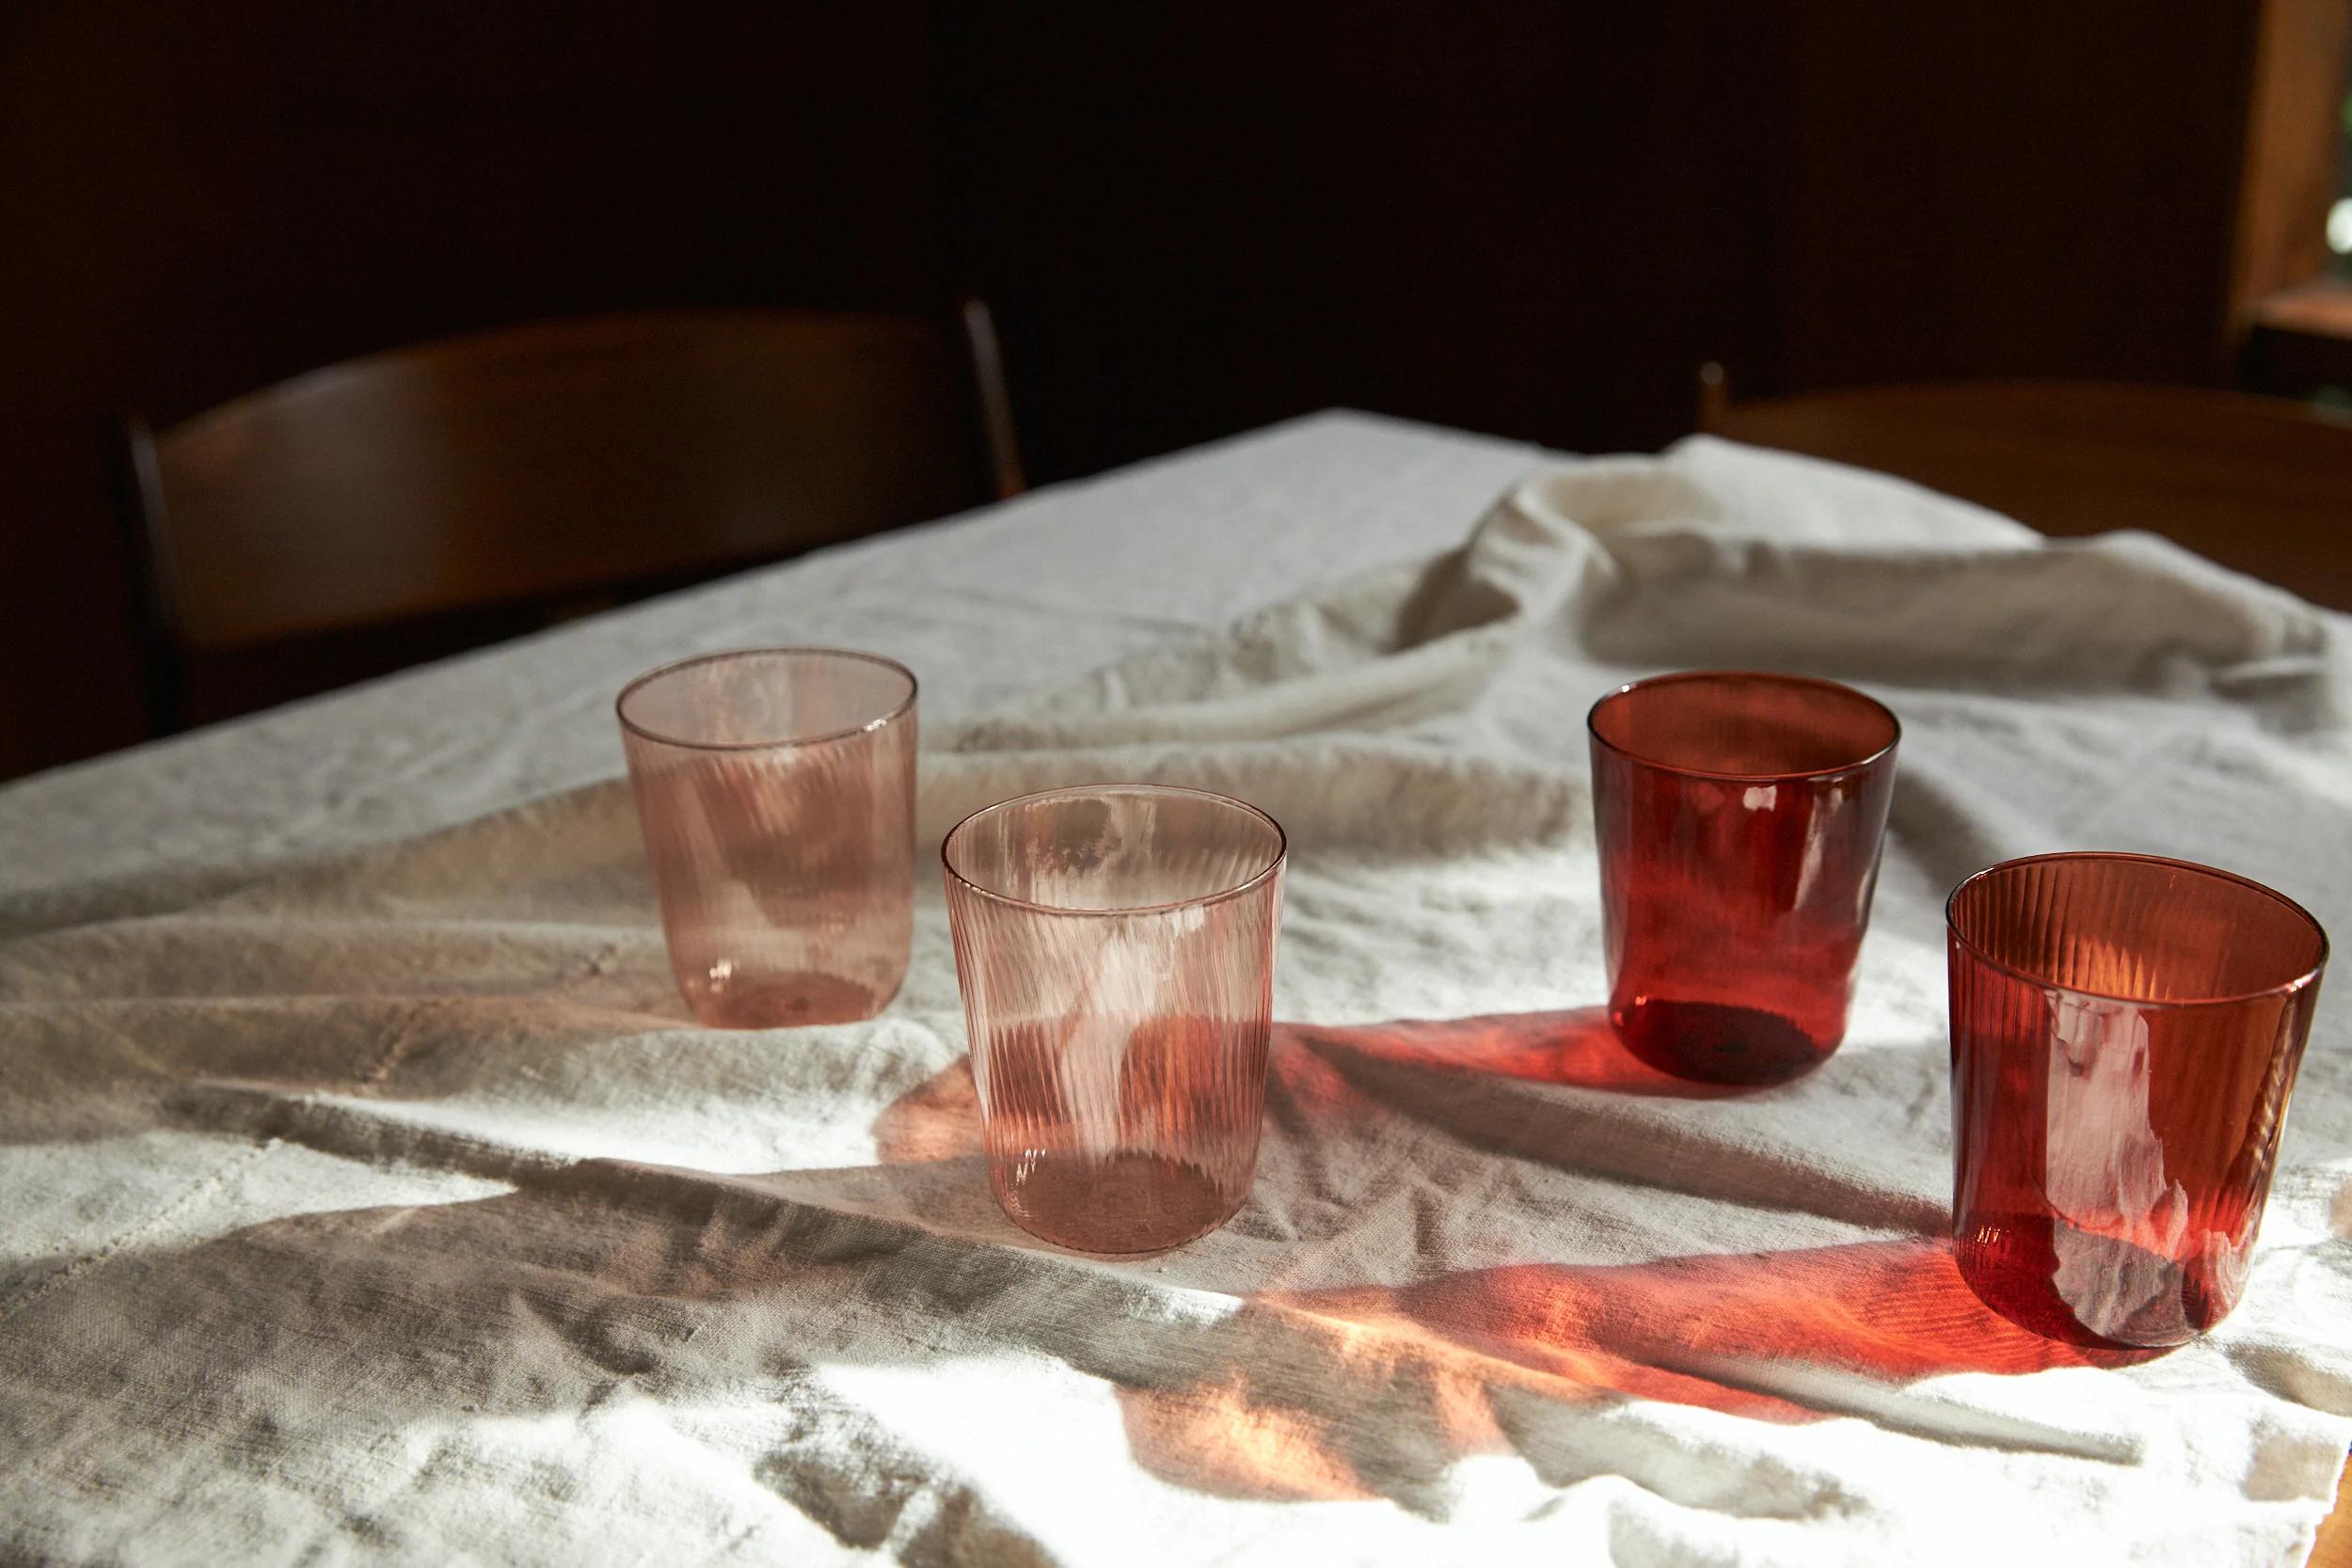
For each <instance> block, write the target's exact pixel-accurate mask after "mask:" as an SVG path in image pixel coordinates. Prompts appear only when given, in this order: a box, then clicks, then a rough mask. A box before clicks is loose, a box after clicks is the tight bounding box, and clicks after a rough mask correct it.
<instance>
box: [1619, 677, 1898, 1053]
mask: <svg viewBox="0 0 2352 1568" xmlns="http://www.w3.org/2000/svg"><path fill="white" fill-rule="evenodd" d="M1587 728H1588V729H1589V730H1590V731H1591V735H1592V753H1593V818H1594V823H1595V827H1596V829H1597V833H1598V836H1599V845H1600V896H1601V921H1602V930H1603V937H1604V941H1605V944H1606V948H1607V952H1608V960H1609V1018H1610V1022H1612V1023H1613V1024H1614V1025H1615V1026H1616V1031H1617V1035H1618V1037H1619V1038H1621V1039H1623V1040H1624V1041H1625V1044H1626V1046H1627V1048H1628V1049H1629V1050H1630V1051H1631V1052H1632V1053H1634V1054H1635V1055H1636V1056H1639V1057H1640V1058H1641V1059H1642V1060H1644V1061H1645V1062H1647V1063H1649V1064H1650V1065H1651V1066H1652V1067H1655V1068H1658V1069H1661V1070H1663V1071H1666V1072H1670V1073H1673V1074H1675V1075H1676V1076H1677V1077H1680V1078H1688V1079H1695V1080H1697V1081H1700V1082H1702V1083H1714V1084H1772V1083H1779V1082H1781V1081H1783V1080H1786V1079H1788V1078H1792V1077H1795V1076H1796V1075H1797V1074H1799V1073H1802V1072H1804V1071H1806V1070H1808V1069H1811V1068H1813V1067H1815V1066H1817V1065H1819V1064H1820V1062H1821V1061H1822V1060H1824V1059H1825V1058H1827V1057H1828V1055H1829V1054H1830V1053H1831V1052H1833V1051H1835V1050H1836V1049H1837V1044H1838V1041H1840V1040H1841V1039H1843V1038H1844V1037H1845V1034H1846V1006H1847V1004H1848V1002H1849V1001H1850V1000H1851V995H1852V990H1853V970H1854V958H1855V955H1856V953H1857V952H1858V951H1859V949H1860V947H1861V945H1862V933H1863V928H1864V927H1866V926H1867V924H1868V922H1869V918H1870V895H1871V892H1872V890H1873V889H1874V888H1875V887H1876V885H1877V882H1878V863H1879V843H1880V839H1881V837H1882V836H1883V833H1884V832H1885V827H1886V806H1887V801H1888V799H1889V797H1890V796H1891V795H1892V793H1893V791H1894V786H1895V745H1896V741H1897V740H1898V739H1899V737H1900V736H1901V733H1902V732H1901V726H1900V725H1899V724H1898V723H1897V722H1896V721H1895V716H1894V715H1893V714H1892V713H1890V712H1888V711H1887V710H1886V708H1885V707H1884V706H1883V705H1880V704H1879V703H1876V702H1874V701H1872V700H1871V699H1870V698H1868V697H1866V696H1864V695H1863V694H1862V693H1861V692H1859V691H1854V690H1851V689H1849V688H1846V687H1843V686H1838V685H1836V684H1835V683H1834V682H1830V681H1822V680H1810V679H1806V678H1804V677H1803V676H1798V675H1776V674H1762V673H1749V672H1737V671H1732V672H1714V671H1703V672H1694V673H1687V674H1676V675H1661V676H1658V677H1657V678H1655V679H1652V680H1645V681H1636V682H1634V683H1633V684H1631V685H1629V686H1624V687H1620V688H1619V689H1616V690H1615V691H1613V692H1611V693H1610V694H1609V695H1608V696H1606V697H1603V698H1602V699H1601V700H1600V701H1599V702H1598V703H1597V704H1595V705H1594V706H1593V711H1592V714H1591V717H1590V718H1589V720H1588V721H1587Z"/></svg>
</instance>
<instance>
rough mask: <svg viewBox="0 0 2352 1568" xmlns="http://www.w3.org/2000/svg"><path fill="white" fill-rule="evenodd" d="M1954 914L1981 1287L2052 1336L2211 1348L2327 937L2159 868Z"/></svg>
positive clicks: (2235, 1280)
mask: <svg viewBox="0 0 2352 1568" xmlns="http://www.w3.org/2000/svg"><path fill="white" fill-rule="evenodd" d="M1947 916H1948V918H1947V924H1948V927H1949V946H1950V953H1951V1024H1952V1125H1953V1135H1954V1149H1955V1158H1954V1167H1953V1195H1952V1245H1953V1252H1954V1255H1955V1256H1956V1258H1957V1259H1958V1261H1959V1264H1960V1272H1961V1275H1962V1276H1963V1278H1965V1279H1966V1280H1967V1281H1968V1284H1969V1286H1970V1288H1971V1289H1973V1290H1974V1291H1976V1292H1977V1294H1978V1295H1979V1297H1981V1298H1982V1299H1983V1301H1984V1303H1985V1305H1987V1306H1988V1307H1992V1308H1993V1309H1994V1311H1996V1312H1999V1313H2001V1314H2002V1315H2003V1316H2005V1317H2007V1318H2010V1319H2011V1320H2012V1321H2014V1322H2016V1323H2022V1324H2023V1325H2025V1326H2026V1327H2027V1328H2030V1329H2033V1330H2035V1331H2036V1332H2038V1333H2041V1334H2042V1335H2045V1336H2047V1337H2049V1338H2057V1339H2065V1340H2069V1341H2073V1342H2076V1343H2093V1344H2096V1343H2106V1344H2123V1345H2173V1344H2179V1343H2181V1342H2182V1341H2184V1340H2186V1339H2189V1338H2194V1337H2195V1336H2197V1335H2199V1334H2201V1333H2202V1332H2204V1331H2205V1330H2206V1329H2208V1328H2210V1327H2212V1326H2213V1325H2214V1324H2215V1323H2218V1322H2219V1321H2220V1320H2221V1319H2222V1317H2223V1316H2225V1315H2226V1314H2227V1313H2228V1312H2229V1310H2230V1309H2231V1307H2233V1306H2235V1305H2236V1303H2237V1299H2238V1295H2239V1292H2240V1291H2242V1290H2243V1289H2244V1287H2245V1284H2246V1268H2247V1262H2248V1259H2249V1257H2250V1255H2251V1254H2252V1252H2253V1247H2254V1237H2255V1232H2256V1230H2257V1229H2258V1227H2260V1225H2261V1223H2262V1212H2263V1204H2264V1201H2265V1198H2266V1197H2267V1196H2268V1194H2269V1191H2270V1173H2271V1167H2272V1165H2273V1164H2274V1162H2275V1161H2276V1160H2277V1158H2278V1152H2279V1132H2280V1126H2281V1125H2282V1123H2283V1121H2284V1118H2285V1115H2286V1108H2287V1097H2288V1094H2289V1092H2290V1091H2291V1090H2292V1088H2293V1087H2294V1085H2295V1073H2296V1066H2297V1065H2298V1064H2299V1063H2300V1061H2301V1060H2302V1055H2303V1042H2304V1039H2305V1037H2306V1036H2307V1035H2308V1034H2309V1033H2310V1030H2311V1022H2312V1006H2313V1005H2314V1003H2315V1002H2316V1000H2317V998H2318V995H2319V979H2320V973H2321V971H2322V969H2323V968H2324V967H2325V966H2326V963H2327V958H2328V939H2327V935H2326V933H2325V932H2323V931H2322V930H2321V929H2320V927H2319V924H2318V922H2316V921H2314V920H2313V919H2312V917H2311V915H2310V914H2308V913H2306V912H2305V911H2303V910H2302V909H2301V908H2300V907H2299V906H2298V905H2296V904H2295V903H2293V902H2291V901H2290V900H2288V899H2287V898H2285V897H2283V896H2281V895H2279V894H2276V893H2273V892H2271V891H2270V890H2269V889H2268V888H2265V887H2263V886H2262V885H2260V884H2259V883H2255V882H2249V881H2248V880H2246V879H2243V878H2240V877H2235V876H2233V875H2231V874H2230V873H2228V872H2226V871H2216V870H2214V869H2212V868H2211V867H2208V866H2201V865H2192V864H2189V863H2186V862H2183V861H2170V860H2160V859H2156V858H2154V857H2152V856H2145V855H2109V854H2067V855H2042V856H2037V857H2034V858H2032V859H2029V860H2020V861H2010V862H2008V863H2004V864H2001V865H1996V866H1994V867H1993V868H1991V869H1990V870H1987V871H1980V872H1979V873H1978V874H1977V875H1976V876H1974V877H1972V878H1970V879H1968V880H1967V881H1965V882H1963V883H1962V884H1961V885H1960V887H1959V888H1958V889H1957V890H1956V891H1955V892H1954V893H1953V894H1952V897H1951V902H1950V905H1949V908H1948V911H1947Z"/></svg>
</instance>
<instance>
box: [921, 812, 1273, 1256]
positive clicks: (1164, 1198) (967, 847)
mask: <svg viewBox="0 0 2352 1568" xmlns="http://www.w3.org/2000/svg"><path fill="white" fill-rule="evenodd" d="M1283 853H1284V850H1283V841H1282V830H1281V829H1280V828H1279V827H1278V826H1276V824H1275V822H1274V819H1273V818H1272V817H1270V816H1266V815H1265V814H1264V813H1263V812H1262V811H1259V810H1258V809H1257V808H1256V807H1254V806H1249V805H1245V804H1243V803H1242V802H1241V801H1239V800H1228V799H1227V798H1226V797H1224V796H1222V795H1210V794H1204V793H1202V792H1200V791H1199V790H1191V789H1175V788H1168V787H1163V786H1160V785H1153V784H1103V785H1096V786H1089V787H1087V788H1081V789H1062V790H1054V791H1050V792H1048V793H1046V794H1042V795H1029V796H1024V797H1022V798H1021V799H1019V800H1007V801H1004V802H1002V803H1001V804H998V805H993V806H990V807H989V808H988V809H986V810H985V811H981V812H978V813H977V814H975V815H974V816H969V817H967V818H965V819H964V821H963V822H962V823H961V825H960V826H958V827H957V829H956V830H955V832H951V833H949V834H948V835H947V841H946V844H945V845H944V846H943V847H942V848H941V851H940V856H941V859H942V861H943V862H944V863H945V864H946V880H947V922H948V927H949V929H950V930H951V931H952V932H953V934H954V937H955V947H956V976H957V979H958V981H959V982H960V983H961V986H962V990H963V1011H964V1019H965V1022H966V1023H967V1024H968V1026H969V1028H970V1033H971V1037H972V1075H973V1078H974V1080H975V1082H976V1083H977V1085H978V1087H979V1094H980V1122H981V1127H982V1131H983V1136H984V1139H985V1142H986V1147H987V1151H988V1171H989V1181H990V1183H991V1185H992V1186H993V1188H994V1189H995V1193H996V1197H997V1201H998V1202H1000V1203H1002V1204H1003V1205H1004V1207H1005V1212H1006V1213H1008V1214H1009V1215H1011V1216H1012V1219H1013V1222H1014V1223H1015V1224H1017V1225H1019V1226H1020V1227H1022V1228H1024V1229H1025V1230H1027V1231H1029V1232H1031V1233H1032V1234H1034V1235H1037V1236H1040V1237H1042V1238H1043V1239H1044V1240H1046V1241H1049V1242H1053V1243H1057V1244H1058V1245H1061V1246H1066V1247H1073V1248H1075V1249H1077V1250H1079V1251H1082V1252H1105V1253H1120V1252H1156V1251H1159V1250H1161V1249H1162V1248H1165V1247H1171V1246H1175V1245H1176V1244H1178V1243H1182V1242H1188V1241H1191V1240H1192V1239H1193V1238H1194V1237H1196V1236H1201V1235H1205V1234H1206V1233H1208V1232H1209V1231H1211V1230H1214V1229H1216V1227H1218V1226H1220V1225H1222V1224H1223V1223H1224V1222H1225V1220H1226V1218H1227V1217H1228V1216H1229V1215H1231V1214H1232V1212H1233V1211H1234V1210H1236V1209H1238V1208H1240V1207H1241V1203H1242V1199H1243V1198H1245V1197H1247V1196H1248V1193H1249V1182H1250V1178H1251V1177H1252V1175H1253V1174H1254V1173H1255V1172H1256V1169H1257V1164H1258V1131H1259V1124H1260V1122H1261V1120H1262V1117H1263V1112H1264V1108H1265V1076H1266V1041H1267V1031H1268V1028H1269V1026H1270V1020H1271V1017H1272V1011H1273V984H1274V937H1275V930H1276V927H1278V926H1279V924H1280V922H1281V911H1282V867H1283Z"/></svg>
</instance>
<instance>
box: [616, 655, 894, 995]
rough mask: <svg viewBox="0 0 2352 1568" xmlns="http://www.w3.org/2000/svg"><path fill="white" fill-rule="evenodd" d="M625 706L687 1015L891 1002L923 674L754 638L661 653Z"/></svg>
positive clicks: (627, 737)
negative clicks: (672, 655) (739, 646)
mask: <svg viewBox="0 0 2352 1568" xmlns="http://www.w3.org/2000/svg"><path fill="white" fill-rule="evenodd" d="M616 706H617V709H618V712H619V714H620V721H621V741H622V745H623V746H624V748H625V749H626V750H627V752H628V776H629V783H630V784H631V785H632V786H633V787H634V789H635V792H636V797H637V815H638V821H639V823H640V824H641V826H642V827H643V828H644V835H645V858H646V860H647V861H648V862H649V863H651V865H652V868H653V880H654V889H655V892H656V893H657V895H659V896H660V902H661V929H662V934H663V935H664V936H665V937H666V938H667V939H668V942H669V948H670V968H671V970H672V972H673V973H674V974H676V976H677V983H678V989H679V990H681V991H683V992H684V993H685V995H686V1001H687V1005H688V1006H691V1007H692V1008H693V1010H694V1016H695V1017H696V1018H698V1019H700V1020H701V1021H702V1022H705V1023H707V1024H710V1025H713V1026H714V1027H718V1028H736V1029H762V1028H778V1027H783V1026H787V1025H791V1024H806V1023H843V1022H850V1021H852V1020H855V1019H862V1018H871V1017H872V1016H873V1015H874V1014H875V1013H877V1012H880V1011H881V1010H882V1007H883V1006H886V1005H888V1003H889V1001H890V999H891V997H892V996H894V995H896V994H897V992H898V983H899V982H900V981H901V980H902V979H904V978H905V977H906V969H907V944H908V939H909V936H910V934H911V931H912V928H913V925H914V676H913V675H911V674H909V673H907V671H906V670H905V668H904V667H903V666H900V665H898V664H894V663H892V662H891V661H890V660H889V659H886V658H878V657H874V656H873V655H871V654H859V653H846V652H843V651H841V650H839V649H834V648H755V649H748V650H744V651H742V652H738V653H723V654H709V655H706V656H704V657H700V658H690V659H685V660H682V661H681V662H679V663H676V664H670V665H665V666H663V667H662V668H661V669H659V670H656V671H653V672H652V673H649V674H644V675H641V676H639V677H638V678H637V679H636V680H634V681H631V682H630V683H629V684H628V687H627V688H626V689H623V690H622V692H621V696H620V701H619V703H618V704H617V705H616Z"/></svg>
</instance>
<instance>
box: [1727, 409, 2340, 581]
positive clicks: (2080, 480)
mask: <svg viewBox="0 0 2352 1568" xmlns="http://www.w3.org/2000/svg"><path fill="white" fill-rule="evenodd" d="M1699 387H1700V392H1699V428H1700V429H1701V430H1702V431H1705V432H1707V433H1708V434H1709V435H1713V436H1724V437H1727V438H1729V439H1731V440H1734V441H1744V442H1747V443H1749V444H1750V445H1753V446H1759V447H1776V448H1779V449H1781V450H1783V451H1796V452H1805V453H1809V454H1811V455H1812V456H1816V457H1827V458H1833V459H1835V460H1836V461H1838V462H1841V463H1851V464H1854V465H1856V466H1857V467H1865V468H1877V469H1879V470H1881V471H1883V472H1885V473H1890V474H1897V475H1899V476H1901V477H1902V478H1904V479H1908V480H1913V481H1915V482H1916V483H1921V484H1924V485H1927V486H1929V487H1930V488H1931V489H1935V490H1941V491H1944V492H1945V493H1947V495H1954V496H1959V497H1961V498H1963V499H1966V500H1972V501H1975V502H1978V503H1979V505H1983V506H1988V507H1991V508H1993V509H1994V511H1996V512H2003V513H2006V514H2008V515H2010V516H2012V517H2015V518H2017V519H2018V520H2019V521H2021V522H2024V523H2027V524H2030V525H2031V526H2033V527H2034V528H2037V529H2039V530H2041V531H2042V532H2044V533H2049V534H2059V535H2077V534H2086V533H2102V532H2106V531H2109V530H2112V529H2124V528H2135V529H2145V530H2147V531H2151V532H2153V533H2161V534H2163V535H2164V536H2165V537H2167V538H2169V539H2171V540H2173V541H2175V542H2176V543H2179V544H2182V545H2185V546H2187V547H2188V548H2190V549H2192V550H2195V551H2196V552H2197V553H2198V554H2200V555H2202V556H2205V557H2207V558H2209V559H2211V560H2214V561H2217V562H2221V563H2222V564H2224V565H2227V566H2234V567H2236V568H2237V569H2238V570H2240V571H2242V572H2248V573H2250V574H2252V575H2253V576H2255V577H2260V578H2267V579H2269V580H2270V581H2272V582H2275V583H2278V584H2280V585H2281V586H2282V587H2286V588H2291V589H2293V590H2294V591H2295V592H2296V593H2297V594H2302V595H2303V596H2304V597H2305V598H2307V599H2310V600H2312V601H2313V602H2314V603H2317V604H2323V605H2327V606H2329V607H2331V608H2333V609H2336V610H2352V423H2347V422H2346V421H2344V420H2340V419H2337V418H2333V417H2330V416H2328V415H2327V414H2324V413H2322V412H2321V411H2319V410H2317V409H2314V408H2312V407H2310V406H2308V405H2306V404H2298V403H2290V402H2287V401H2284V400H2282V399H2277V398H2260V397H2249V396H2246V395H2244V394H2242V393H2236V392H2213V391H2203V390H2200V389H2197V388H2182V387H2140V386H2110V385H2102V384H2097V383H2078V382H1953V383H1947V384H1940V385H1926V386H1909V387H1873V388H1861V389H1858V390H1853V391H1840V392H1818V393H1808V394H1804V395H1803V396H1797V397H1785V398H1767V399H1759V400H1757V401H1755V402H1751V403H1734V402H1733V401H1732V400H1731V397H1730V395H1729V386H1728V383H1727V381H1726V379H1725V377H1724V373H1723V371H1722V368H1721V367H1720V366H1714V365H1709V366H1707V367H1706V368H1704V369H1703V370H1702V371H1701V372H1700V373H1699Z"/></svg>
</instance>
